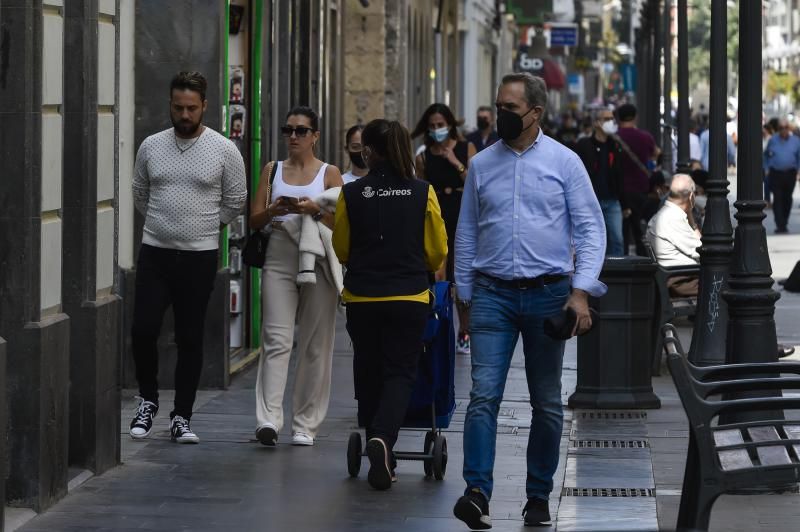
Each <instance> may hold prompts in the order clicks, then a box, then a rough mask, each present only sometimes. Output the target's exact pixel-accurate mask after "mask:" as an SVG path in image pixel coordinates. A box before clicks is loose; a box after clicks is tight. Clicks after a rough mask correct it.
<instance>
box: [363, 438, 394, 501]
mask: <svg viewBox="0 0 800 532" xmlns="http://www.w3.org/2000/svg"><path fill="white" fill-rule="evenodd" d="M367 458H369V473H368V474H367V482H369V485H370V486H372V487H373V488H375V489H376V490H388V489H389V488H391V487H392V470H391V468H390V467H389V449H387V448H386V442H384V441H383V440H382V439H380V438H372V439H370V440H369V441H368V442H367Z"/></svg>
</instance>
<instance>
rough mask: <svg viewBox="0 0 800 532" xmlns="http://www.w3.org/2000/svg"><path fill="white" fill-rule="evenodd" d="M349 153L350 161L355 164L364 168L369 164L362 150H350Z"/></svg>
mask: <svg viewBox="0 0 800 532" xmlns="http://www.w3.org/2000/svg"><path fill="white" fill-rule="evenodd" d="M347 153H348V154H349V155H350V162H351V163H353V166H356V167H358V168H361V169H362V170H363V169H364V168H366V167H367V164H366V163H365V162H364V156H363V155H362V154H361V152H360V151H349V152H347Z"/></svg>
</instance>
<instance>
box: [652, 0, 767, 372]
mask: <svg viewBox="0 0 800 532" xmlns="http://www.w3.org/2000/svg"><path fill="white" fill-rule="evenodd" d="M667 1H669V0H667ZM727 10H728V6H727V0H711V79H710V84H711V87H713V88H714V90H712V91H711V94H710V96H709V100H710V101H709V122H710V123H709V138H708V141H709V155H708V165H709V174H710V175H709V179H708V182H707V184H706V193H707V195H708V202H707V205H706V216H705V221H704V222H703V237H702V242H703V245H702V246H701V247H700V249H699V252H700V290H699V297H698V302H697V308H698V315H697V317H696V318H695V321H694V333H693V334H692V345H691V348H690V349H689V360H690V361H691V362H692V363H693V364H695V365H698V366H712V365H717V364H724V363H725V341H726V335H727V332H728V331H727V329H728V307H727V304H726V303H725V300H724V299H723V298H722V297H720V295H721V293H722V291H723V290H725V289H726V288H727V286H728V275H729V265H730V260H731V255H732V254H733V248H732V244H733V238H732V233H733V227H732V226H731V218H730V206H729V205H728V157H727V133H726V130H725V125H726V121H727V120H726V95H727V92H728V91H727V89H724V88H725V87H727V83H728V50H727V48H728V21H727V17H728V11H727ZM749 103H750V102H746V105H749ZM760 107H761V106H760V105H759V106H758V108H759V109H760ZM740 146H742V144H741V143H740ZM759 148H760V145H759ZM740 175H741V174H740Z"/></svg>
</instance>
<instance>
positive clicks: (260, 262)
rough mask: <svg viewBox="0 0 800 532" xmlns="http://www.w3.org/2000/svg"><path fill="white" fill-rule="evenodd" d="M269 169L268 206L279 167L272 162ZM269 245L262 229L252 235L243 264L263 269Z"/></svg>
mask: <svg viewBox="0 0 800 532" xmlns="http://www.w3.org/2000/svg"><path fill="white" fill-rule="evenodd" d="M267 167H268V168H269V183H268V184H267V206H269V204H270V201H271V200H272V182H273V181H274V180H275V173H276V172H277V171H278V165H277V164H275V161H271V162H270V163H269V164H268V165H267ZM268 243H269V233H267V232H265V231H264V230H262V229H258V230H256V231H253V232H252V233H250V237H249V238H248V239H247V243H246V244H245V245H244V249H242V262H244V263H245V264H247V265H248V266H250V267H251V268H263V267H264V261H265V260H266V258H267V244H268Z"/></svg>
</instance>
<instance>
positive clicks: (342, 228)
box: [333, 192, 438, 264]
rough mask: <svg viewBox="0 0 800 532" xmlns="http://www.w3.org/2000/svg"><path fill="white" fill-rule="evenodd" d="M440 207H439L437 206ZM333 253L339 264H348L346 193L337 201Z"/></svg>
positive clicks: (342, 193) (348, 228)
mask: <svg viewBox="0 0 800 532" xmlns="http://www.w3.org/2000/svg"><path fill="white" fill-rule="evenodd" d="M437 207H438V205H437ZM333 251H335V252H336V256H337V257H338V258H339V262H341V263H342V264H346V263H347V260H348V259H349V258H350V217H349V216H347V203H346V202H345V201H344V192H339V199H338V200H336V214H335V215H334V223H333Z"/></svg>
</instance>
